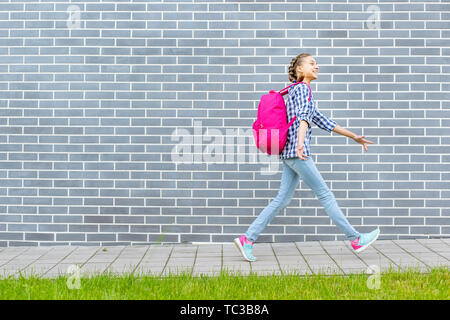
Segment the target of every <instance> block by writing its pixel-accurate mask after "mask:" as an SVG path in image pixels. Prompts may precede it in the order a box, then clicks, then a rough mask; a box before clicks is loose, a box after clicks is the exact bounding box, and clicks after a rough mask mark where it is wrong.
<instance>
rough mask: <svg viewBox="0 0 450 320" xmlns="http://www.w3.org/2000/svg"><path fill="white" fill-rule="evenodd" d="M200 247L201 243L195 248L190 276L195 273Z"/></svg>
mask: <svg viewBox="0 0 450 320" xmlns="http://www.w3.org/2000/svg"><path fill="white" fill-rule="evenodd" d="M198 248H199V245H197V250H195V257H194V263H193V264H192V267H191V273H190V276H191V277H192V275H193V273H194V266H195V262H197V254H198Z"/></svg>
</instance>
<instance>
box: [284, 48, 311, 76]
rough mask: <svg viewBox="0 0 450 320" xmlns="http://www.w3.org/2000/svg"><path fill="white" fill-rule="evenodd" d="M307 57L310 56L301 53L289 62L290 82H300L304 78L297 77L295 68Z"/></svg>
mask: <svg viewBox="0 0 450 320" xmlns="http://www.w3.org/2000/svg"><path fill="white" fill-rule="evenodd" d="M309 56H311V55H310V54H309V53H301V54H299V55H298V56H296V57H295V58H293V59H292V60H291V65H290V66H289V73H288V74H289V81H290V82H300V81H302V80H303V78H304V76H303V75H302V74H299V75H297V72H296V68H297V67H298V66H300V65H301V64H302V63H303V59H304V58H306V57H309Z"/></svg>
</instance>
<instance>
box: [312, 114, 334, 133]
mask: <svg viewBox="0 0 450 320" xmlns="http://www.w3.org/2000/svg"><path fill="white" fill-rule="evenodd" d="M312 121H313V122H314V123H315V124H316V125H317V126H318V127H319V128H320V129H323V130H325V131H327V132H331V131H333V129H334V127H336V125H337V123H336V121H334V120H332V119H329V118H327V117H326V116H324V115H323V114H322V112H320V111H319V110H318V109H316V110H315V112H314V114H313V118H312Z"/></svg>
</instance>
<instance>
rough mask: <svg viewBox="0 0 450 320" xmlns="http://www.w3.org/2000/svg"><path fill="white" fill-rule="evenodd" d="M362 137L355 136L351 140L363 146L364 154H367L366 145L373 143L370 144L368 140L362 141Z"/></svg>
mask: <svg viewBox="0 0 450 320" xmlns="http://www.w3.org/2000/svg"><path fill="white" fill-rule="evenodd" d="M364 137H365V136H356V137H354V138H353V140H355V141H356V142H357V143H360V144H362V145H363V146H364V150H366V152H367V145H366V144H367V143H372V144H373V143H374V142H372V141H369V140H366V139H364Z"/></svg>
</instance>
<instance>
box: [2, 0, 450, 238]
mask: <svg viewBox="0 0 450 320" xmlns="http://www.w3.org/2000/svg"><path fill="white" fill-rule="evenodd" d="M70 6H73V7H72V8H74V9H75V11H71V10H73V9H71V7H70ZM69 16H70V17H71V18H69ZM378 18H379V19H378ZM449 19H450V3H449V2H448V1H445V0H442V1H414V0H410V1H406V0H405V1H384V0H383V1H381V0H380V1H362V0H361V1H358V0H355V1H353V0H342V1H321V0H313V1H297V0H286V1H284V0H280V1H258V0H242V1H237V0H235V1H233V0H219V1H206V0H193V1H192V0H191V1H181V0H180V1H178V0H162V1H159V0H156V1H154V0H141V1H139V0H138V1H133V2H127V1H126V0H125V1H109V2H107V1H95V0H94V1H89V2H86V1H74V0H72V1H70V2H69V1H66V2H64V1H63V2H61V1H59V2H53V1H51V0H49V1H46V0H42V1H40V2H36V1H12V2H7V1H2V2H0V56H1V60H0V61H1V62H0V246H21V245H42V246H45V245H54V244H58V245H59V244H61V245H62V244H73V245H75V244H81V245H117V244H137V243H155V242H161V241H162V242H191V241H200V242H228V241H231V240H232V238H234V237H236V236H237V235H239V234H242V233H243V232H244V231H245V230H246V229H247V227H248V226H249V224H250V223H251V222H252V221H253V220H254V219H255V217H256V216H257V215H258V214H259V213H260V212H261V211H262V209H263V208H264V207H265V206H266V205H268V204H269V203H270V201H271V200H273V198H274V197H275V196H276V194H277V192H278V188H279V184H280V178H281V170H282V165H281V162H279V161H278V157H277V156H275V157H264V155H262V154H261V153H259V152H258V151H257V150H256V149H255V146H254V143H253V137H252V133H251V131H250V128H251V125H252V124H253V121H254V120H255V117H256V110H257V106H258V103H259V98H260V97H261V95H262V94H265V93H267V92H268V91H269V90H276V89H282V88H284V87H285V86H287V85H288V84H289V83H288V76H287V68H288V65H289V63H290V60H291V58H292V57H294V56H296V55H298V54H299V53H301V52H309V53H311V54H312V55H314V57H315V58H316V60H317V62H318V64H319V66H320V74H319V80H318V81H315V82H313V83H312V88H313V90H314V92H315V98H316V100H317V101H318V105H319V108H320V109H321V111H322V112H323V113H324V114H326V115H327V116H329V117H331V118H332V119H334V120H335V121H336V122H337V123H338V124H340V125H341V126H343V127H346V128H348V129H350V130H351V131H353V132H355V133H358V134H361V135H365V136H366V137H367V139H369V140H371V141H374V142H375V143H376V144H374V145H369V151H368V152H367V153H366V152H364V150H363V148H362V146H361V145H358V144H356V143H354V142H353V141H349V139H347V138H345V137H343V136H340V135H338V134H336V133H332V134H328V133H326V132H324V131H322V130H320V129H319V128H317V127H316V126H314V129H313V138H312V141H311V142H312V146H311V148H312V154H313V159H314V160H315V161H316V164H317V166H318V168H319V170H320V172H321V173H322V175H323V177H324V179H325V180H326V182H327V183H328V185H329V186H330V188H331V189H332V191H333V193H334V195H335V197H336V199H337V201H338V203H339V205H340V207H341V209H342V211H343V212H344V213H345V214H346V215H347V216H348V218H349V220H350V222H351V223H352V224H353V225H354V226H355V227H356V228H357V229H358V230H359V231H361V232H365V231H369V230H371V229H372V228H373V227H375V226H380V228H381V233H382V236H381V238H384V239H400V238H422V237H444V236H447V237H448V236H449V235H450V218H449V217H450V192H449V191H448V190H449V189H450V183H449V182H448V181H449V180H450V165H449V163H450V153H449V150H450V103H449V101H450V90H449V89H450V67H449V62H450V30H449V29H450V22H449V21H450V20H449ZM214 143H216V144H217V149H216V150H213V149H214V148H213V146H214ZM220 146H222V148H220ZM182 147H184V148H185V149H184V152H183V153H182V152H181V148H182ZM207 148H211V149H207ZM188 151H189V152H188ZM178 152H179V155H181V154H183V155H186V156H188V157H191V158H192V161H191V162H188V161H185V160H184V161H180V159H177V157H176V155H177V154H178ZM220 157H222V160H224V162H220V161H219V160H221V159H220ZM252 159H253V160H254V161H252ZM270 164H272V166H273V167H272V168H273V170H272V171H271V174H268V172H264V171H262V169H268V168H269V165H270ZM341 239H343V234H341V232H340V231H339V230H338V229H337V228H336V227H335V226H334V225H333V224H332V223H331V221H330V219H329V218H328V217H327V215H326V213H325V211H324V209H323V208H322V207H321V205H320V202H319V201H318V199H316V197H315V196H314V194H313V193H312V191H311V190H310V189H309V188H308V187H307V186H306V185H305V184H304V183H303V182H301V183H300V185H299V187H298V188H297V190H296V191H295V194H294V197H293V198H292V201H291V203H290V204H289V206H288V207H287V208H286V209H284V210H283V211H282V212H280V213H279V215H278V216H277V217H276V218H275V219H274V220H273V221H272V223H271V224H269V225H268V226H267V228H266V229H265V230H264V232H263V233H262V234H261V236H260V238H259V241H314V240H341Z"/></svg>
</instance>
